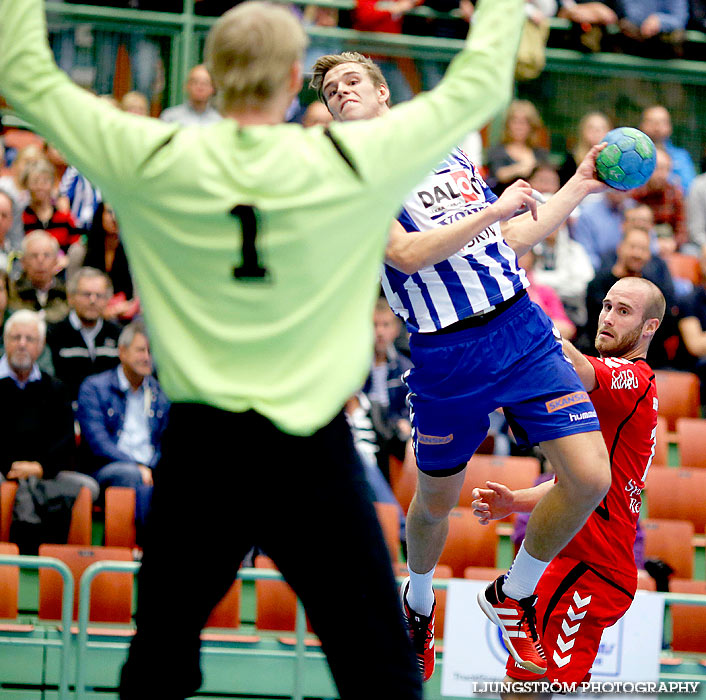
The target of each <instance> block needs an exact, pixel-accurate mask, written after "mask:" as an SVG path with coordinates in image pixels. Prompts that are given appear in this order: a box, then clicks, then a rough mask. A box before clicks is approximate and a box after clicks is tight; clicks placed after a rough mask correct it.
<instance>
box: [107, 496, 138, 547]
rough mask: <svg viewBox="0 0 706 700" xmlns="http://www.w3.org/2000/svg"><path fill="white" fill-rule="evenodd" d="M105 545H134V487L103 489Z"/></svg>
mask: <svg viewBox="0 0 706 700" xmlns="http://www.w3.org/2000/svg"><path fill="white" fill-rule="evenodd" d="M105 546H106V547H134V546H135V489H133V488H127V487H125V486H109V487H108V488H107V489H106V490H105Z"/></svg>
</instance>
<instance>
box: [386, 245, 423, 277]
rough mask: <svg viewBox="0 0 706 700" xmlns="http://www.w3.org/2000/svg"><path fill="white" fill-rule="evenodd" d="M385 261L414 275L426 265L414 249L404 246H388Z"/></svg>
mask: <svg viewBox="0 0 706 700" xmlns="http://www.w3.org/2000/svg"><path fill="white" fill-rule="evenodd" d="M385 262H386V263H387V264H388V265H391V266H392V267H394V268H395V270H399V271H400V272H403V273H404V274H405V275H413V274H414V273H415V272H419V270H421V269H422V267H424V262H423V261H422V260H420V259H419V257H418V256H417V255H415V254H414V252H413V251H411V250H409V249H403V248H397V249H392V250H391V249H390V248H388V250H387V252H386V255H385Z"/></svg>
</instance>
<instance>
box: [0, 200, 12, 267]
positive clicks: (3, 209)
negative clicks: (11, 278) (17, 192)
mask: <svg viewBox="0 0 706 700" xmlns="http://www.w3.org/2000/svg"><path fill="white" fill-rule="evenodd" d="M14 217H15V203H14V202H13V200H12V197H10V195H9V194H8V193H7V192H4V191H3V190H0V270H2V271H3V272H4V271H5V270H7V269H8V264H9V263H10V255H11V253H12V246H11V245H10V238H9V233H10V229H11V228H12V222H13V220H14Z"/></svg>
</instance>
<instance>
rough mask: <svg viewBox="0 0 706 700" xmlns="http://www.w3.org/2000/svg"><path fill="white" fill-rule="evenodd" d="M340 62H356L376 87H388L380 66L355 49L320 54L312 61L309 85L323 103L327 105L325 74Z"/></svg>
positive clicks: (388, 102)
mask: <svg viewBox="0 0 706 700" xmlns="http://www.w3.org/2000/svg"><path fill="white" fill-rule="evenodd" d="M342 63H357V64H358V65H359V66H362V67H363V68H364V69H365V72H366V73H367V74H368V77H369V78H370V80H371V81H372V83H373V85H374V86H375V87H376V88H377V87H380V85H384V86H385V87H388V85H387V80H385V76H384V75H383V74H382V71H381V70H380V66H378V64H377V63H375V62H374V61H373V60H372V59H370V58H368V57H367V56H363V54H362V53H358V52H357V51H344V52H343V53H335V54H328V55H327V56H321V58H319V59H317V60H316V63H314V66H313V67H312V69H311V82H310V83H309V87H310V88H311V89H312V90H316V92H317V94H318V96H319V99H320V100H321V101H322V102H323V103H324V104H325V105H327V106H328V103H327V102H326V97H325V96H324V80H325V79H326V74H327V73H328V72H329V71H330V70H331V69H332V68H335V67H336V66H340V65H341V64H342ZM387 104H388V106H389V104H390V100H389V99H388V100H387Z"/></svg>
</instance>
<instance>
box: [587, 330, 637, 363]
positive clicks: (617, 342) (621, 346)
mask: <svg viewBox="0 0 706 700" xmlns="http://www.w3.org/2000/svg"><path fill="white" fill-rule="evenodd" d="M641 337H642V324H640V325H639V326H638V327H637V328H635V329H634V330H633V331H630V332H629V333H625V334H624V335H621V336H617V337H615V338H604V337H602V336H601V329H600V328H599V329H598V333H597V334H596V340H595V343H594V345H595V347H596V350H598V352H599V353H600V354H601V357H622V356H623V355H626V354H627V353H628V352H629V351H630V350H632V349H633V348H634V347H635V346H636V345H637V344H638V342H639V340H640V338H641Z"/></svg>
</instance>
